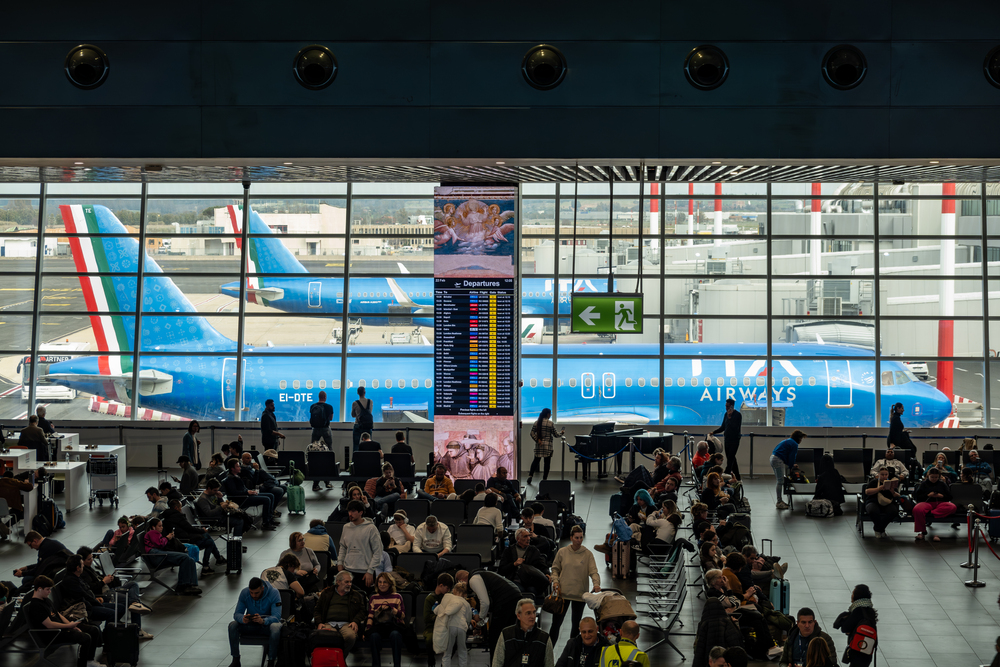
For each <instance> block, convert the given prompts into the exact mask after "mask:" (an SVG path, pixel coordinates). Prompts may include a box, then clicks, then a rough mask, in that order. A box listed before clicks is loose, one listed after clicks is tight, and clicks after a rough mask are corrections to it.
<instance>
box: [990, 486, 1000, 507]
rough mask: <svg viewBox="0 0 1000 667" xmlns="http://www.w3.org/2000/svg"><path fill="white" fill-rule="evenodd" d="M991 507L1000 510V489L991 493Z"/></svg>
mask: <svg viewBox="0 0 1000 667" xmlns="http://www.w3.org/2000/svg"><path fill="white" fill-rule="evenodd" d="M990 509H991V510H1000V489H998V490H996V491H994V492H993V493H992V494H990Z"/></svg>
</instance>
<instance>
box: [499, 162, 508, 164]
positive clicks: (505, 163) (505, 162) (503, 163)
mask: <svg viewBox="0 0 1000 667" xmlns="http://www.w3.org/2000/svg"><path fill="white" fill-rule="evenodd" d="M497 164H507V163H506V162H497Z"/></svg>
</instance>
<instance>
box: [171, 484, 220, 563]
mask: <svg viewBox="0 0 1000 667" xmlns="http://www.w3.org/2000/svg"><path fill="white" fill-rule="evenodd" d="M160 519H161V520H162V521H163V530H164V531H166V533H167V534H168V535H169V534H170V533H173V534H174V536H176V537H177V539H178V540H180V541H181V542H183V543H184V544H193V545H195V546H197V547H198V548H199V549H201V554H202V556H201V573H202V574H213V573H214V572H215V570H213V569H212V568H211V567H210V564H209V558H210V557H211V556H215V564H216V565H225V564H226V559H225V558H223V557H222V554H221V553H219V547H217V546H216V545H215V540H213V539H212V536H211V535H209V534H208V528H196V527H195V526H192V525H191V522H190V521H188V520H187V517H185V516H184V513H183V512H181V504H180V502H179V501H177V500H171V501H170V503H169V509H168V510H167V511H166V512H164V513H163V514H161V515H160Z"/></svg>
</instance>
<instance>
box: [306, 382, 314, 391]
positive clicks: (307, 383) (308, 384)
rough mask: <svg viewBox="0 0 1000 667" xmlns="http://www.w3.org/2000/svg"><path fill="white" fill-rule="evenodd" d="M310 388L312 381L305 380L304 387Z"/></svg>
mask: <svg viewBox="0 0 1000 667" xmlns="http://www.w3.org/2000/svg"><path fill="white" fill-rule="evenodd" d="M312 388H313V381H312V380H306V389H312Z"/></svg>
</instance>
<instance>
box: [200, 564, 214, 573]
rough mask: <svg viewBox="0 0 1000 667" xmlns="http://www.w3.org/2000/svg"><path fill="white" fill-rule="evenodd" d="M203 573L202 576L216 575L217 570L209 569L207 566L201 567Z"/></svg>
mask: <svg viewBox="0 0 1000 667" xmlns="http://www.w3.org/2000/svg"><path fill="white" fill-rule="evenodd" d="M201 573H202V574H215V570H213V569H212V568H210V567H208V566H207V565H202V566H201Z"/></svg>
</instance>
